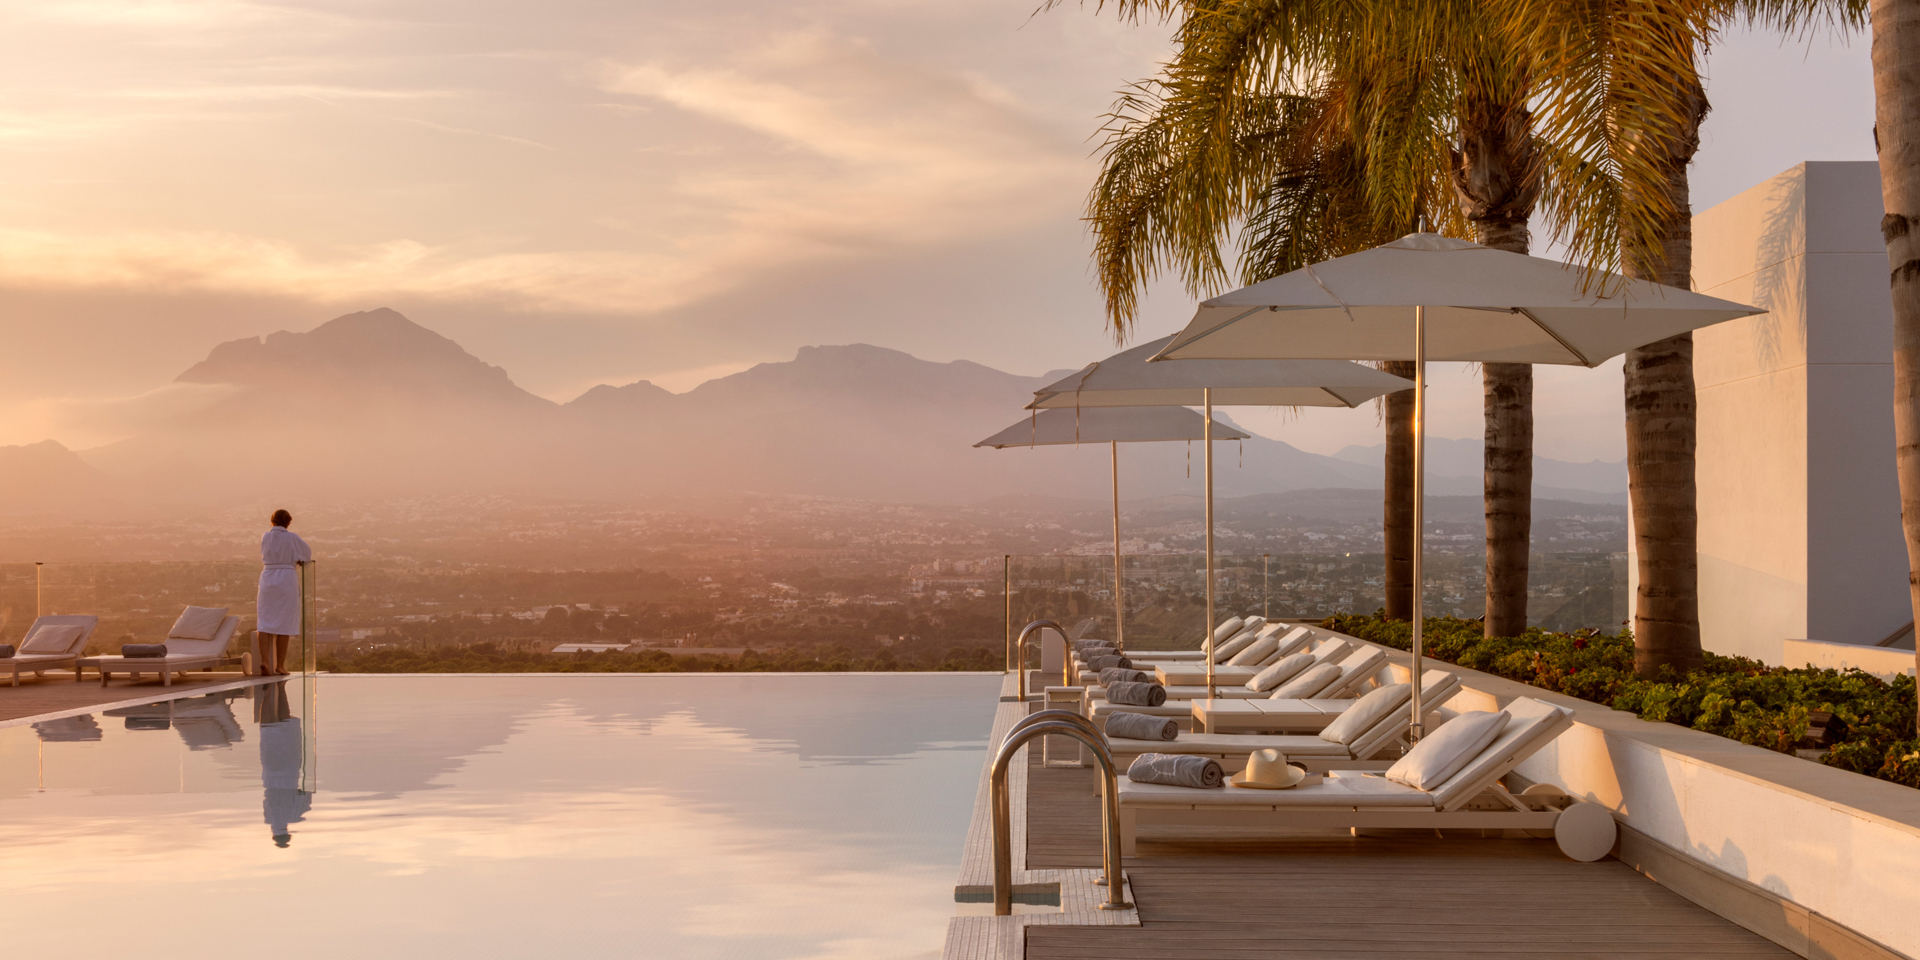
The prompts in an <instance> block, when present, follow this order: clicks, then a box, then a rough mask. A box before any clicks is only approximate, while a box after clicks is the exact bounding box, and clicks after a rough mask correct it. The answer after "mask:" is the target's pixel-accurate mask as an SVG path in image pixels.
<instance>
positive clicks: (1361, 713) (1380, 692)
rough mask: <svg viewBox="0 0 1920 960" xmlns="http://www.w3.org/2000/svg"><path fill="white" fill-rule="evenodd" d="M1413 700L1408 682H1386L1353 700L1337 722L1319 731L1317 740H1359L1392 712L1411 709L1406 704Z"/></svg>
mask: <svg viewBox="0 0 1920 960" xmlns="http://www.w3.org/2000/svg"><path fill="white" fill-rule="evenodd" d="M1412 699H1413V684H1411V683H1389V684H1387V685H1386V686H1384V687H1379V688H1376V689H1375V690H1373V691H1372V692H1370V693H1368V694H1367V695H1366V696H1364V697H1361V698H1360V699H1358V700H1355V701H1354V702H1353V706H1351V707H1348V708H1347V709H1346V712H1344V713H1342V714H1340V719H1338V720H1335V721H1334V722H1332V723H1329V724H1327V728H1326V729H1325V730H1322V731H1320V739H1322V740H1325V741H1327V742H1329V743H1338V744H1342V745H1345V744H1350V743H1352V742H1354V741H1355V740H1358V739H1360V735H1361V734H1363V733H1366V732H1367V731H1368V730H1372V729H1373V727H1374V725H1375V724H1377V723H1379V722H1380V721H1382V720H1385V719H1386V718H1387V715H1388V714H1391V713H1393V712H1394V711H1395V710H1399V711H1402V712H1405V711H1408V710H1411V709H1412V707H1411V706H1410V705H1409V702H1408V701H1410V700H1412Z"/></svg>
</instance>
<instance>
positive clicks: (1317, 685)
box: [1270, 663, 1340, 700]
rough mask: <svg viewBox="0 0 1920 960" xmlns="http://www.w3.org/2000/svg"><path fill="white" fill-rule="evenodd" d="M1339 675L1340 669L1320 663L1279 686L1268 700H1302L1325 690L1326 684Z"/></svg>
mask: <svg viewBox="0 0 1920 960" xmlns="http://www.w3.org/2000/svg"><path fill="white" fill-rule="evenodd" d="M1339 675H1340V668H1339V667H1338V666H1337V665H1335V664H1331V663H1322V664H1319V665H1318V666H1313V667H1308V668H1307V669H1305V670H1303V671H1301V672H1300V674H1299V675H1298V676H1295V677H1294V678H1293V679H1291V680H1288V681H1287V682H1286V683H1283V684H1281V685H1280V687H1279V688H1278V689H1276V690H1274V691H1273V696H1272V697H1271V698H1270V699H1274V700H1304V699H1306V698H1308V697H1311V696H1313V695H1314V694H1316V693H1319V692H1320V691H1322V690H1325V689H1326V688H1327V684H1329V683H1332V682H1333V680H1334V678H1335V677H1338V676H1339Z"/></svg>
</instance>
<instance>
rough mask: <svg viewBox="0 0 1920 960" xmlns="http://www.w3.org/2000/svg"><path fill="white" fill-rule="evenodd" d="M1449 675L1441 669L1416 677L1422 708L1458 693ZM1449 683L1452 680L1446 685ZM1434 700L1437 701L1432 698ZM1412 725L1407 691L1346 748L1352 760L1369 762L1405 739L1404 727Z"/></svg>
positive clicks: (1409, 696)
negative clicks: (1418, 678)
mask: <svg viewBox="0 0 1920 960" xmlns="http://www.w3.org/2000/svg"><path fill="white" fill-rule="evenodd" d="M1452 678H1453V674H1450V673H1448V672H1446V671H1445V670H1428V671H1427V672H1425V673H1423V674H1421V675H1420V701H1421V707H1422V708H1423V709H1431V708H1432V707H1435V706H1438V705H1439V704H1441V703H1444V702H1445V701H1446V700H1448V699H1450V698H1452V696H1453V695H1454V694H1455V693H1456V692H1458V691H1459V690H1460V683H1459V681H1457V680H1453V679H1452ZM1449 681H1452V682H1451V683H1449ZM1436 697H1438V699H1436ZM1412 725H1413V690H1412V689H1411V688H1409V689H1408V690H1407V696H1406V697H1404V698H1402V699H1401V700H1400V703H1399V706H1398V708H1397V709H1395V710H1394V711H1393V712H1392V713H1390V714H1387V715H1386V716H1385V717H1382V718H1381V719H1380V722H1379V723H1376V724H1374V725H1373V726H1372V727H1370V728H1368V730H1367V732H1365V733H1363V734H1361V735H1360V736H1358V737H1356V738H1354V741H1353V742H1352V743H1350V744H1348V745H1347V749H1348V750H1350V751H1352V753H1353V758H1354V759H1355V760H1371V759H1373V757H1374V754H1377V753H1379V752H1380V751H1382V750H1384V749H1386V748H1387V746H1388V745H1389V744H1393V743H1398V742H1400V738H1401V737H1404V736H1406V734H1407V728H1408V727H1410V726H1412Z"/></svg>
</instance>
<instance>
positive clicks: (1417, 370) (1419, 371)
mask: <svg viewBox="0 0 1920 960" xmlns="http://www.w3.org/2000/svg"><path fill="white" fill-rule="evenodd" d="M1426 454H1427V308H1426V307H1414V308H1413V678H1412V685H1413V725H1412V726H1411V727H1410V728H1409V729H1408V731H1407V734H1408V737H1409V738H1410V739H1413V740H1419V739H1420V738H1421V737H1422V736H1424V735H1425V733H1426V731H1425V730H1424V729H1423V728H1422V726H1421V720H1422V718H1423V716H1424V711H1423V710H1422V708H1421V704H1420V641H1421V634H1422V633H1423V632H1424V630H1425V627H1426V613H1425V604H1424V603H1423V602H1422V601H1423V599H1424V594H1425V593H1426V580H1425V579H1424V578H1423V577H1422V575H1421V567H1422V566H1423V565H1422V564H1421V562H1420V561H1421V559H1422V557H1423V555H1424V554H1425V553H1426V552H1427V551H1426V546H1427V526H1426V519H1425V516H1424V514H1425V511H1424V510H1423V507H1424V506H1425V499H1426V489H1425V487H1426V482H1425V481H1426V472H1427V463H1426V460H1427V456H1426Z"/></svg>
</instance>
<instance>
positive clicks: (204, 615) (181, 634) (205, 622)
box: [167, 607, 227, 640]
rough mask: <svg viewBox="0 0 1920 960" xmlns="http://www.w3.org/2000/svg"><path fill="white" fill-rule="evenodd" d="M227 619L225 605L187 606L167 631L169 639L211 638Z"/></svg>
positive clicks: (217, 632)
mask: <svg viewBox="0 0 1920 960" xmlns="http://www.w3.org/2000/svg"><path fill="white" fill-rule="evenodd" d="M226 619H227V608H226V607H188V608H187V609H185V610H183V611H181V612H180V619H178V620H175V621H174V622H173V629H171V630H168V631H167V639H169V640H212V639H213V638H214V636H215V635H217V634H219V632H220V624H221V623H222V622H224V621H225V620H226Z"/></svg>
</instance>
